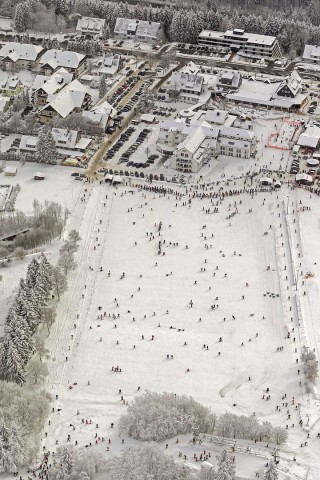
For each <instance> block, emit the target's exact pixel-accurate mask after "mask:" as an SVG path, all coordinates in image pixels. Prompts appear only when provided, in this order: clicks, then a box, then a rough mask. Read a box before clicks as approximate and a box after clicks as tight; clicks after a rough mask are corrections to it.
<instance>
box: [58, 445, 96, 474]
mask: <svg viewBox="0 0 320 480" xmlns="http://www.w3.org/2000/svg"><path fill="white" fill-rule="evenodd" d="M102 464H103V461H102V459H101V457H100V456H99V455H97V454H95V453H93V452H92V451H89V450H88V449H85V448H74V447H73V446H72V445H63V446H61V447H59V448H58V449H57V452H56V455H55V464H54V465H53V466H52V468H51V469H50V477H49V478H50V480H93V479H94V476H95V473H96V472H97V471H98V469H99V467H100V466H101V465H102Z"/></svg>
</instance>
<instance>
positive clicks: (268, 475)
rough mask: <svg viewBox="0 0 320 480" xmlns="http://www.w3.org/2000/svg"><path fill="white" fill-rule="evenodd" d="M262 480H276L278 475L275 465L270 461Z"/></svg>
mask: <svg viewBox="0 0 320 480" xmlns="http://www.w3.org/2000/svg"><path fill="white" fill-rule="evenodd" d="M263 478H264V480H278V473H277V470H276V466H275V463H274V462H273V461H272V460H271V461H270V462H269V465H268V467H267V470H266V471H265V474H264V477H263Z"/></svg>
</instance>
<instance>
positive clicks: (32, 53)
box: [0, 42, 43, 62]
mask: <svg viewBox="0 0 320 480" xmlns="http://www.w3.org/2000/svg"><path fill="white" fill-rule="evenodd" d="M42 51H43V48H42V47H40V46H39V45H32V44H31V43H18V42H8V43H5V44H4V45H3V47H2V48H1V49H0V58H1V59H3V58H10V60H12V61H13V62H16V61H18V60H29V61H31V62H34V61H36V59H37V57H38V55H39V54H40V53H41V52H42Z"/></svg>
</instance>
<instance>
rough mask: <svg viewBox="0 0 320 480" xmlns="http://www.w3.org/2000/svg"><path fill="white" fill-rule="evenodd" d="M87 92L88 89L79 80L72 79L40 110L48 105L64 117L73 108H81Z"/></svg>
mask: <svg viewBox="0 0 320 480" xmlns="http://www.w3.org/2000/svg"><path fill="white" fill-rule="evenodd" d="M87 93H88V89H87V87H86V86H85V85H82V83H80V82H79V80H73V82H71V83H69V85H67V86H66V87H64V88H63V90H61V91H60V92H59V93H58V94H57V95H56V97H55V98H54V99H53V100H52V102H50V103H49V104H47V105H45V106H44V107H43V109H42V110H44V109H46V108H47V107H48V106H49V105H50V107H51V108H53V109H54V110H55V111H56V112H57V113H58V114H59V115H60V116H61V117H62V118H66V117H67V116H68V115H69V114H70V113H71V112H72V111H73V110H74V109H75V108H81V106H82V104H83V101H84V98H85V96H86V94H87Z"/></svg>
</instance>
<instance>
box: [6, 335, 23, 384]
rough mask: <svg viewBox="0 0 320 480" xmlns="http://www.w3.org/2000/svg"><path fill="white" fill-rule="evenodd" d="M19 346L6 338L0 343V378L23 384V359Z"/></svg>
mask: <svg viewBox="0 0 320 480" xmlns="http://www.w3.org/2000/svg"><path fill="white" fill-rule="evenodd" d="M22 355H23V354H22V353H21V351H20V350H19V346H18V345H17V344H15V343H14V342H12V341H10V340H9V339H8V338H6V339H5V340H4V341H3V342H2V343H1V345H0V378H1V379H2V380H6V381H7V382H14V383H17V384H18V385H23V383H24V382H25V371H24V359H23V356H22Z"/></svg>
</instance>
